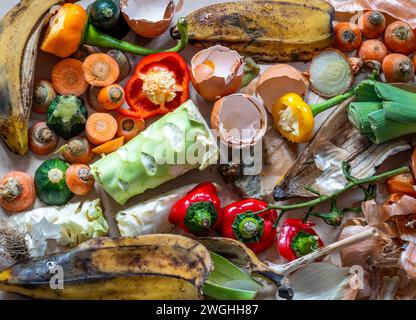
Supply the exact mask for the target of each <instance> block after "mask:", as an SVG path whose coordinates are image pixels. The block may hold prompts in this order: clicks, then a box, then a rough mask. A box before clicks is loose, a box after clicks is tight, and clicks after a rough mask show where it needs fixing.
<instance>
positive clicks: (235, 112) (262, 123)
mask: <svg viewBox="0 0 416 320" xmlns="http://www.w3.org/2000/svg"><path fill="white" fill-rule="evenodd" d="M211 127H212V128H213V129H215V130H216V131H217V135H218V136H219V137H220V139H221V141H222V142H223V143H224V144H225V145H227V146H228V147H231V148H234V149H242V148H245V147H249V146H253V145H255V144H256V143H257V142H258V141H260V140H261V139H262V137H263V136H264V134H265V133H266V129H267V112H266V109H265V108H264V107H263V104H262V103H261V102H260V101H259V100H258V99H257V98H256V97H253V96H249V95H246V94H243V93H236V94H232V95H229V96H226V97H223V98H221V99H220V100H218V101H217V102H216V103H215V104H214V108H213V109H212V112H211Z"/></svg>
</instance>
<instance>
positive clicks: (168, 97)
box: [119, 52, 190, 119]
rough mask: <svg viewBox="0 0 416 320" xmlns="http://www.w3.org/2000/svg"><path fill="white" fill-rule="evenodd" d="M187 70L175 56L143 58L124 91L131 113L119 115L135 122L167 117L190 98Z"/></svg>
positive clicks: (166, 53) (162, 55)
mask: <svg viewBox="0 0 416 320" xmlns="http://www.w3.org/2000/svg"><path fill="white" fill-rule="evenodd" d="M189 79H190V75H189V69H188V65H187V64H186V62H185V60H184V59H183V58H182V57H181V56H180V55H179V54H178V53H176V52H163V53H156V54H152V55H149V56H147V57H145V58H143V59H142V60H141V61H140V62H139V64H138V65H137V67H136V69H135V70H134V73H133V75H132V76H131V78H130V79H129V80H128V82H127V84H126V86H125V88H124V91H125V94H126V101H127V104H128V105H129V107H130V110H128V109H127V110H126V109H120V110H119V112H120V113H122V114H124V115H128V116H134V117H136V118H142V119H146V118H150V117H154V116H157V115H163V114H166V113H168V112H170V111H172V110H174V109H176V108H177V107H179V106H180V105H181V104H183V103H184V102H185V101H187V100H188V98H189Z"/></svg>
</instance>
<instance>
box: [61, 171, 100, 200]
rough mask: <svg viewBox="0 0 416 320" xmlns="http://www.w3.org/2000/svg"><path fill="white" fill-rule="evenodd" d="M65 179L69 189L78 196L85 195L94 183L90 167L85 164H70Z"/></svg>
mask: <svg viewBox="0 0 416 320" xmlns="http://www.w3.org/2000/svg"><path fill="white" fill-rule="evenodd" d="M65 181H66V185H67V186H68V188H69V190H71V191H72V192H73V193H74V194H76V195H78V196H84V195H86V194H87V193H88V192H90V190H91V188H92V186H93V185H94V178H93V176H92V174H91V170H90V167H89V166H87V165H85V164H71V165H70V166H69V167H68V169H67V170H66V174H65Z"/></svg>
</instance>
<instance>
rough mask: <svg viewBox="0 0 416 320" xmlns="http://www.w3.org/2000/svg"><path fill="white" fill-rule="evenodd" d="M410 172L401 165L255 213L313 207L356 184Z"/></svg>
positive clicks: (270, 206) (374, 181)
mask: <svg viewBox="0 0 416 320" xmlns="http://www.w3.org/2000/svg"><path fill="white" fill-rule="evenodd" d="M407 172H410V169H409V167H401V168H398V169H395V170H391V171H388V172H384V173H381V174H379V175H375V176H371V177H367V178H362V179H357V180H356V181H354V182H352V181H351V182H349V183H348V184H347V185H346V186H345V187H344V188H343V189H341V190H339V191H336V192H335V193H333V194H332V195H330V196H327V195H321V196H319V197H317V198H315V199H313V200H309V201H306V202H301V203H297V204H292V205H273V204H269V205H268V207H267V209H265V210H262V211H259V212H256V214H259V213H262V212H264V211H267V210H270V209H275V210H281V211H283V212H281V214H280V215H282V214H283V213H285V212H287V211H291V210H296V209H302V208H309V207H315V206H317V205H319V204H321V203H322V202H325V201H328V200H331V199H335V198H337V197H338V196H339V195H340V194H342V193H344V192H346V191H348V190H351V189H353V188H355V187H357V186H361V185H364V184H369V183H371V184H372V183H376V182H379V181H383V180H385V179H387V178H390V177H393V176H397V175H399V174H403V173H407Z"/></svg>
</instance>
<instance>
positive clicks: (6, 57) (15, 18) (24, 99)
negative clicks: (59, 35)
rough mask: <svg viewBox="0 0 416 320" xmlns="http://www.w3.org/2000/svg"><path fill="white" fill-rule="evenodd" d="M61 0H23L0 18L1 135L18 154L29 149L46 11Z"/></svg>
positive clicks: (46, 18)
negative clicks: (34, 84)
mask: <svg viewBox="0 0 416 320" xmlns="http://www.w3.org/2000/svg"><path fill="white" fill-rule="evenodd" d="M58 2H59V0H21V1H20V2H19V3H18V4H17V5H16V6H15V7H14V8H13V9H12V10H11V11H9V12H8V13H7V14H6V15H5V16H4V18H3V19H2V20H1V21H0V137H1V139H2V140H3V141H4V142H5V144H6V145H7V147H8V148H9V149H10V150H11V151H13V152H15V153H17V154H21V155H23V154H25V153H27V150H28V133H27V131H28V119H29V115H30V107H31V104H32V91H33V79H34V72H35V63H36V58H37V52H38V42H39V38H40V35H41V32H42V29H43V26H44V24H45V23H47V21H48V17H46V14H47V12H48V10H49V8H50V7H51V6H53V5H54V4H56V3H58Z"/></svg>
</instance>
